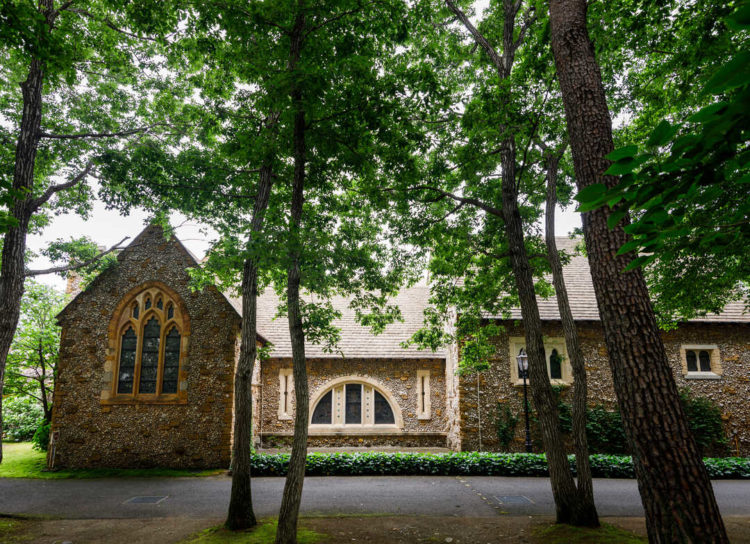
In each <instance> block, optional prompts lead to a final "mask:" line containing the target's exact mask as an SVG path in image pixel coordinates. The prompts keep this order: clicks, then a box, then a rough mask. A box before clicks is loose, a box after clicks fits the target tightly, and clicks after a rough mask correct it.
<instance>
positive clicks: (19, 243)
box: [0, 0, 51, 463]
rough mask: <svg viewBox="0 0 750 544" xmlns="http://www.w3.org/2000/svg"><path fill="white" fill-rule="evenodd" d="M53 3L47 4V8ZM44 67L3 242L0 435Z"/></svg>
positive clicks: (23, 134)
mask: <svg viewBox="0 0 750 544" xmlns="http://www.w3.org/2000/svg"><path fill="white" fill-rule="evenodd" d="M47 3H50V8H51V0H47V1H45V2H44V3H43V5H46V4H47ZM43 79H44V72H43V67H42V64H41V62H40V61H38V60H36V59H33V60H32V61H31V63H30V65H29V75H28V77H27V78H26V81H24V82H23V83H21V93H22V96H23V114H22V117H21V128H20V131H19V134H18V141H17V143H16V157H15V170H14V172H13V188H14V189H16V190H22V191H28V193H27V194H28V196H26V197H24V198H22V199H19V200H17V201H16V202H15V204H13V207H12V210H11V213H12V215H13V217H15V218H16V220H17V221H18V224H17V225H16V226H14V227H11V228H10V229H9V230H8V232H7V233H6V234H5V238H4V240H3V253H2V265H1V266H0V435H2V428H3V417H2V392H3V384H4V379H5V364H6V362H7V359H8V352H9V351H10V346H11V344H12V342H13V335H14V334H15V333H16V327H17V326H18V319H19V317H20V314H21V298H22V297H23V283H24V272H25V269H24V265H25V263H24V255H25V253H26V233H27V231H28V226H29V219H30V218H31V214H32V212H33V209H32V207H31V198H32V197H31V195H32V189H33V187H34V165H35V163H36V153H37V146H38V143H39V132H40V131H39V128H40V126H41V123H42V83H43ZM2 461H3V450H2V441H0V463H2Z"/></svg>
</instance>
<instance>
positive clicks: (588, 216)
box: [550, 0, 728, 543]
mask: <svg viewBox="0 0 750 544" xmlns="http://www.w3.org/2000/svg"><path fill="white" fill-rule="evenodd" d="M550 24H551V43H552V51H553V54H554V56H555V64H556V67H557V77H558V80H559V82H560V89H561V90H562V95H563V103H564V106H565V116H566V120H567V125H568V134H569V137H570V142H571V149H572V151H573V163H574V166H575V173H576V184H577V186H578V189H579V190H581V189H583V188H585V187H588V186H590V185H592V184H594V183H603V184H605V185H606V186H607V187H612V186H614V185H616V184H617V181H618V180H617V178H615V177H612V176H605V175H603V173H604V171H605V170H606V169H607V167H608V166H609V161H607V159H605V155H607V154H608V153H609V152H611V151H612V150H613V148H614V144H613V141H612V124H611V120H610V116H609V110H608V108H607V101H606V97H605V94H604V87H603V85H602V79H601V73H600V71H599V66H598V64H597V62H596V58H595V55H594V48H593V44H592V43H591V40H590V39H589V35H588V31H587V28H586V1H585V0H551V2H550ZM610 213H611V210H610V209H609V208H608V207H604V208H600V209H598V210H596V211H593V212H587V213H584V214H583V228H584V234H585V237H586V248H587V251H588V255H589V265H590V267H591V275H592V278H593V283H594V291H595V293H596V298H597V303H598V306H599V313H600V315H601V319H602V325H603V328H604V338H605V341H606V344H607V350H608V351H609V361H610V366H611V368H612V376H613V381H614V386H615V392H616V393H617V400H618V403H619V406H620V412H621V413H622V420H623V428H624V430H625V434H626V436H627V437H628V442H629V445H630V447H631V451H632V452H633V461H634V465H635V470H636V475H637V477H638V486H639V489H640V492H641V499H642V501H643V507H644V510H645V513H646V526H647V529H648V535H649V540H650V541H651V542H658V543H662V542H664V543H666V542H701V543H709V542H728V540H727V536H726V530H725V528H724V523H723V521H722V519H721V515H720V513H719V508H718V506H717V504H716V499H715V498H714V494H713V490H712V488H711V482H710V480H709V478H708V473H707V471H706V468H705V466H704V465H703V462H702V460H701V457H700V454H699V452H698V449H697V447H696V444H695V440H694V438H693V436H692V434H691V432H690V428H689V427H688V424H687V420H686V418H685V414H684V412H683V409H682V406H681V404H680V402H679V397H678V393H677V386H676V384H675V381H674V377H673V375H672V369H671V367H670V365H669V362H668V360H667V355H666V352H665V350H664V344H663V342H662V340H661V336H660V334H659V329H658V327H657V325H656V320H655V318H654V313H653V309H652V307H651V303H650V300H649V296H648V291H647V289H646V282H645V281H644V278H643V273H642V271H641V270H640V269H638V270H634V271H629V272H623V269H624V268H625V266H626V265H627V264H628V263H629V262H631V260H632V258H633V255H632V254H627V255H623V256H617V255H616V253H617V251H618V249H619V248H620V247H621V246H622V245H623V244H624V243H625V242H626V241H627V235H626V234H625V231H624V229H623V226H622V223H621V224H620V225H618V226H617V227H616V228H615V229H613V230H610V229H609V228H608V227H607V218H608V216H609V214H610Z"/></svg>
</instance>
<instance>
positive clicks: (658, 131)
mask: <svg viewBox="0 0 750 544" xmlns="http://www.w3.org/2000/svg"><path fill="white" fill-rule="evenodd" d="M678 129H679V126H672V125H671V124H670V123H669V121H666V120H664V121H662V122H661V123H659V124H658V125H656V128H655V129H654V130H653V131H652V132H651V135H650V136H649V137H648V141H647V142H646V145H647V146H649V147H661V146H663V145H666V144H667V142H669V140H671V139H672V137H673V136H674V135H675V134H676V133H677V130H678Z"/></svg>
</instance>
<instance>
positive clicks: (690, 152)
mask: <svg viewBox="0 0 750 544" xmlns="http://www.w3.org/2000/svg"><path fill="white" fill-rule="evenodd" d="M748 13H750V3H748V2H746V1H745V2H740V3H739V7H738V8H737V10H735V12H734V13H733V14H731V15H730V16H729V17H727V19H726V24H727V25H728V26H729V27H730V28H732V29H734V33H727V34H728V35H729V36H731V39H730V40H729V42H728V43H726V44H725V49H726V50H728V51H731V56H730V57H729V58H723V59H722V60H723V63H721V64H720V67H719V68H718V69H716V70H715V71H714V72H713V73H712V75H711V77H709V78H705V77H704V78H703V79H701V80H699V81H701V82H702V83H703V90H702V92H695V89H693V91H692V92H693V93H694V94H695V95H697V96H698V97H699V100H700V99H702V100H703V103H700V102H698V103H697V104H696V105H697V106H702V107H700V108H699V109H698V108H691V107H685V108H684V109H683V110H682V111H676V112H673V113H672V114H671V115H669V116H667V117H666V118H663V119H662V120H661V121H660V122H659V123H658V124H657V125H656V126H654V127H653V128H652V130H651V131H650V133H649V134H648V138H647V139H646V141H645V142H644V143H643V144H642V145H637V144H633V145H627V146H624V147H621V148H619V149H616V150H615V151H613V152H612V153H610V154H609V155H608V157H607V158H608V159H610V160H611V161H612V165H611V166H610V168H609V169H608V170H607V173H608V174H610V175H613V176H621V177H620V179H619V183H618V184H617V185H616V186H615V187H613V188H609V189H608V188H607V187H606V186H605V185H603V184H595V185H591V186H589V187H587V188H586V189H584V190H583V191H581V192H580V193H579V194H578V195H577V196H576V199H577V200H578V201H579V202H580V203H581V205H580V207H579V210H580V211H586V210H592V209H595V208H598V207H601V206H609V207H610V208H611V210H612V212H611V215H610V217H609V221H608V222H609V226H610V227H611V228H612V227H614V226H615V225H616V224H618V223H619V222H620V221H621V220H624V219H626V218H627V217H629V218H630V220H631V222H630V224H628V225H626V226H625V231H626V232H627V233H628V234H630V235H631V237H632V239H631V241H629V242H627V243H626V244H625V245H623V246H622V247H621V248H620V250H619V253H620V254H623V253H626V252H629V251H636V252H638V253H639V255H638V257H637V258H636V259H635V260H634V261H633V262H632V263H631V265H629V267H631V268H632V267H637V266H645V265H649V264H651V265H652V266H651V267H650V268H647V272H648V273H649V274H650V280H651V281H650V283H651V285H652V290H653V291H654V294H655V298H656V299H657V308H656V309H657V310H659V311H660V313H661V314H662V315H661V317H662V319H663V320H665V321H666V320H669V319H675V318H676V319H687V318H690V317H694V316H696V315H701V314H705V313H706V312H716V311H718V310H720V309H721V308H722V307H723V306H724V305H725V304H726V302H728V301H730V300H736V299H740V298H745V300H748V299H747V293H746V292H743V289H742V287H740V288H738V284H739V285H740V286H742V285H743V284H744V286H745V287H746V286H747V283H748V281H750V264H749V263H748V259H747V258H746V257H747V245H748V241H749V240H750V219H749V218H750V191H748V183H750V147H748V146H749V144H750V132H749V131H748V129H747V127H748V126H750V112H749V111H748V109H747V104H748V103H750V69H748V66H750V53H748V51H747V49H746V48H745V49H742V48H741V47H738V46H739V43H742V42H743V40H746V39H747V36H748V29H750V18H749V17H748ZM703 53H704V52H701V54H703ZM691 83H692V82H691ZM709 99H711V100H710V103H708V105H706V104H705V102H707V101H708V100H709ZM690 105H692V104H690ZM696 109H697V111H696ZM675 119H678V120H680V121H675Z"/></svg>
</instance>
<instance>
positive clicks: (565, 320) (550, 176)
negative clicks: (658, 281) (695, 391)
mask: <svg viewBox="0 0 750 544" xmlns="http://www.w3.org/2000/svg"><path fill="white" fill-rule="evenodd" d="M559 163H560V155H559V154H551V155H549V156H548V157H547V160H546V165H545V166H546V170H547V209H546V214H545V215H546V217H545V240H546V243H547V254H548V256H549V264H550V268H551V269H552V283H553V284H554V286H555V295H556V296H557V307H558V308H559V310H560V321H561V322H562V328H563V333H564V335H565V345H566V347H567V348H568V357H570V366H571V368H572V369H573V442H574V444H575V451H576V472H577V473H578V478H577V480H578V481H577V487H578V507H579V508H580V514H579V516H580V517H579V519H578V522H579V524H580V525H587V526H589V527H598V526H599V516H598V515H597V512H596V504H595V503H594V485H593V481H592V477H591V462H590V461H589V444H588V439H587V437H586V408H587V407H586V400H587V398H586V397H587V396H588V390H587V384H586V365H585V363H584V361H583V353H582V352H581V344H580V342H579V341H578V330H577V329H576V325H575V321H574V320H573V312H572V311H571V309H570V302H569V301H568V290H567V288H566V287H565V278H563V268H562V263H561V262H560V255H559V254H558V253H557V244H556V243H555V206H556V205H557V169H558V165H559Z"/></svg>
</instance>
